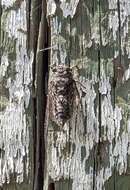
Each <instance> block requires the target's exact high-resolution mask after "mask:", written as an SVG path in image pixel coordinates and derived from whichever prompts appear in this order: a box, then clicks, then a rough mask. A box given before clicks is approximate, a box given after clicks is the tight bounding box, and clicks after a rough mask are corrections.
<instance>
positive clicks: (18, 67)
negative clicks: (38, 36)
mask: <svg viewBox="0 0 130 190" xmlns="http://www.w3.org/2000/svg"><path fill="white" fill-rule="evenodd" d="M6 2H7V3H8V1H6ZM6 2H5V3H6ZM3 17H4V13H3V15H2V18H3ZM2 25H3V28H4V30H5V32H7V34H8V35H9V37H10V38H11V39H12V38H13V39H16V50H15V51H16V52H14V53H16V60H15V61H13V62H11V60H8V55H5V54H4V55H3V56H2V64H1V65H2V66H1V70H0V72H1V73H2V77H4V76H5V72H6V70H7V67H8V66H9V64H15V66H14V68H15V72H16V74H14V75H13V76H11V75H9V76H8V80H7V85H6V88H8V89H9V104H7V106H6V108H5V110H4V111H2V112H0V148H1V156H0V185H1V186H2V184H3V183H5V182H7V183H9V182H10V175H11V174H12V175H14V173H15V175H16V182H17V183H22V182H23V180H24V176H25V175H26V176H28V172H29V170H30V169H29V164H30V160H29V143H30V140H29V127H30V125H31V123H30V122H31V121H30V118H29V116H27V115H26V111H25V108H28V106H29V102H30V85H31V81H32V60H33V54H31V55H30V58H28V55H27V52H26V41H27V37H26V35H25V34H23V33H21V32H19V31H18V29H22V30H26V27H27V23H26V2H25V1H23V2H22V4H21V7H20V9H19V10H17V11H16V12H15V11H9V12H8V14H7V16H6V19H4V20H2ZM10 62H11V63H10Z"/></svg>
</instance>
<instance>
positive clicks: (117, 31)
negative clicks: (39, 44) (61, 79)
mask: <svg viewBox="0 0 130 190" xmlns="http://www.w3.org/2000/svg"><path fill="white" fill-rule="evenodd" d="M47 4H48V20H49V21H50V27H51V46H52V47H53V48H52V50H51V58H50V64H51V65H53V64H57V65H58V64H63V65H64V64H68V65H69V64H70V67H73V68H74V76H75V74H76V77H77V80H79V81H80V82H81V83H82V84H83V85H84V86H86V89H82V87H81V86H80V85H77V87H78V90H79V94H80V100H81V102H80V105H79V106H78V108H77V110H75V111H74V113H73V117H72V118H71V120H70V121H68V122H67V123H66V124H65V125H64V127H63V129H59V130H58V129H57V127H56V125H55V123H53V122H52V121H51V116H50V117H49V119H48V133H47V134H48V136H47V141H48V144H47V146H48V148H47V163H46V165H47V172H45V173H46V183H45V186H44V190H46V189H47V187H48V183H52V181H53V182H54V183H55V189H56V190H60V189H72V190H74V189H75V190H83V189H87V190H92V189H94V190H95V189H97V190H102V189H112V190H115V189H116V190H117V189H118V190H125V189H130V186H129V184H128V182H127V181H128V179H129V128H130V122H129V117H130V116H129V111H130V104H129V96H130V95H129V93H130V92H129V88H130V80H129V78H130V68H129V54H130V50H129V48H130V47H129V15H130V1H129V0H127V1H126V0H124V1H116V0H111V1H110V0H105V1H104V0H95V1H89V0H82V1H73V0H71V1H69V2H68V1H60V2H58V1H56V2H55V1H53V0H48V1H47ZM75 66H77V68H78V72H77V70H76V68H75ZM82 91H84V92H82Z"/></svg>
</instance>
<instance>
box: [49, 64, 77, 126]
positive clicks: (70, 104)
mask: <svg viewBox="0 0 130 190" xmlns="http://www.w3.org/2000/svg"><path fill="white" fill-rule="evenodd" d="M48 92H49V94H48V99H49V115H50V116H51V119H52V121H54V122H55V123H56V124H57V125H58V126H64V124H65V123H66V122H67V121H68V120H69V119H70V118H71V117H72V114H73V108H74V104H75V100H76V96H77V92H78V91H77V87H76V82H75V80H74V78H73V73H72V69H71V68H70V67H69V66H66V65H57V66H53V67H51V79H50V82H49V91H48Z"/></svg>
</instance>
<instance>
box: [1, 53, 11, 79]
mask: <svg viewBox="0 0 130 190" xmlns="http://www.w3.org/2000/svg"><path fill="white" fill-rule="evenodd" d="M8 66H9V62H8V57H7V56H6V55H2V56H1V65H0V81H1V80H2V78H3V77H4V76H5V74H6V71H7V68H8Z"/></svg>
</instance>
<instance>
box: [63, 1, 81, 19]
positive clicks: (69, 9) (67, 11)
mask: <svg viewBox="0 0 130 190" xmlns="http://www.w3.org/2000/svg"><path fill="white" fill-rule="evenodd" d="M79 1H80V0H70V2H67V0H60V2H61V3H60V8H61V9H62V11H63V16H64V17H65V18H67V16H69V15H70V16H71V18H73V16H74V15H75V12H76V8H77V6H78V3H79Z"/></svg>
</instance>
